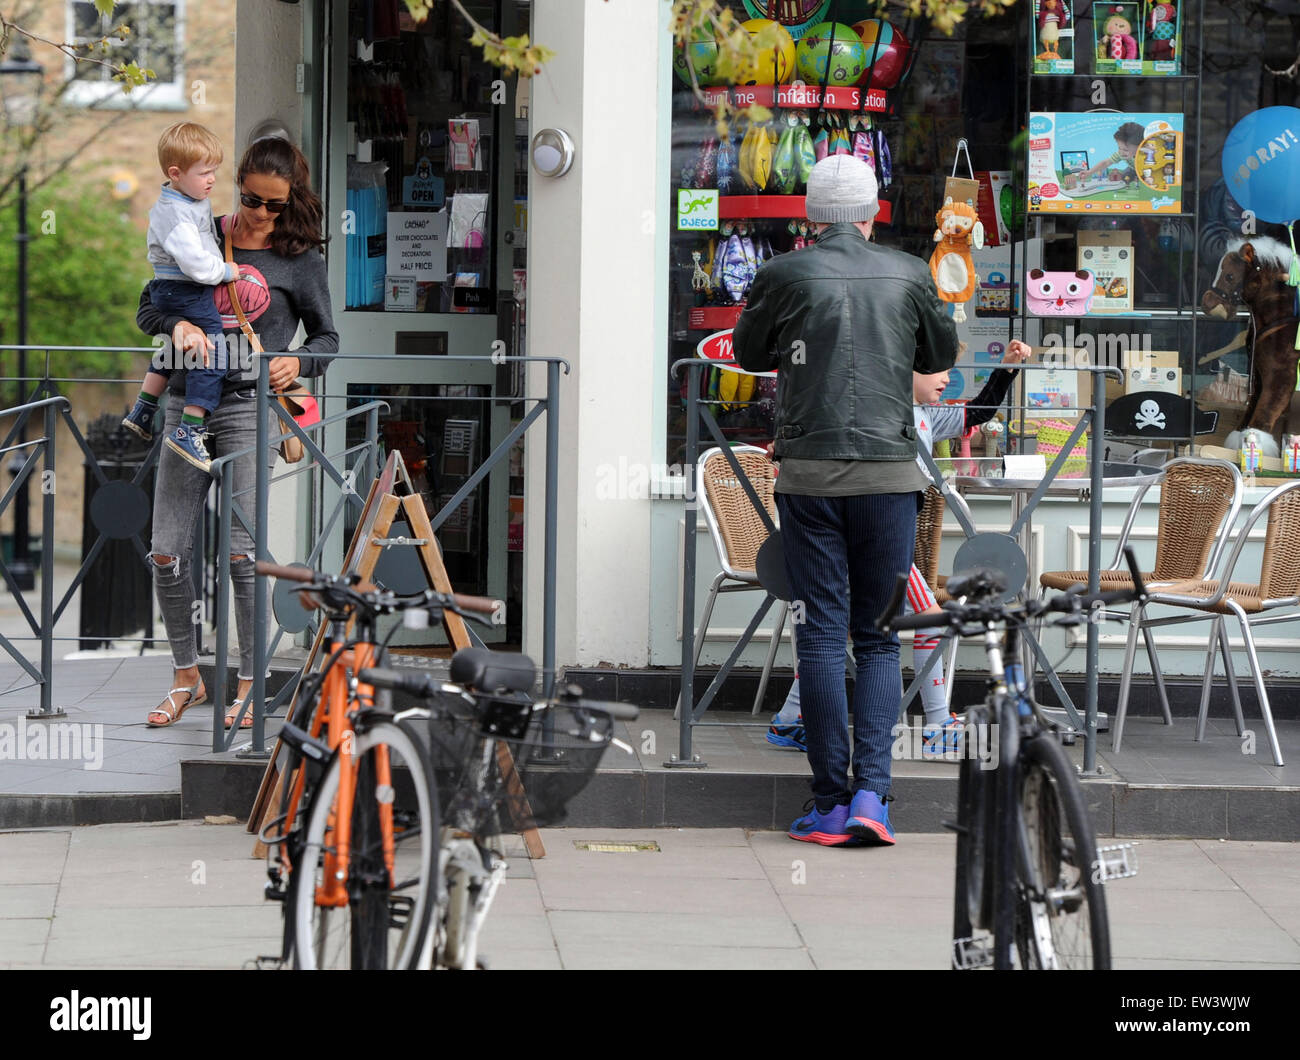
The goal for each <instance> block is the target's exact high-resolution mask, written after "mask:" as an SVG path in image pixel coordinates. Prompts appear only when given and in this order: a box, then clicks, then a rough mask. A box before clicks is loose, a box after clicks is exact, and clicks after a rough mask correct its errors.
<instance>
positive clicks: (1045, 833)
mask: <svg viewBox="0 0 1300 1060" xmlns="http://www.w3.org/2000/svg"><path fill="white" fill-rule="evenodd" d="M1020 814H1021V820H1022V827H1023V828H1024V840H1025V843H1024V846H1025V856H1026V857H1027V860H1028V866H1027V868H1028V872H1027V873H1023V871H1022V879H1021V880H1020V884H1019V889H1020V892H1021V893H1020V896H1019V898H1018V901H1017V925H1016V942H1017V949H1018V951H1019V954H1020V958H1021V965H1022V967H1031V968H1038V967H1056V968H1061V969H1078V968H1095V969H1108V968H1109V967H1110V928H1109V924H1108V921H1107V917H1106V896H1105V893H1104V891H1103V889H1102V885H1101V882H1100V880H1099V879H1097V846H1096V841H1095V839H1094V838H1093V831H1092V822H1091V821H1090V819H1089V817H1088V811H1087V808H1086V807H1085V806H1084V804H1083V792H1082V791H1081V790H1080V788H1079V781H1078V778H1077V777H1076V775H1075V771H1074V767H1073V766H1072V765H1071V764H1070V761H1069V759H1068V758H1067V757H1066V755H1065V752H1064V751H1062V750H1061V746H1060V744H1059V743H1057V741H1056V738H1055V737H1054V736H1052V735H1051V734H1049V733H1043V734H1041V735H1039V736H1036V737H1034V739H1032V740H1031V741H1029V743H1028V744H1027V745H1026V746H1025V748H1024V752H1023V773H1022V779H1021V784H1020ZM1023 875H1028V877H1029V879H1024V878H1023Z"/></svg>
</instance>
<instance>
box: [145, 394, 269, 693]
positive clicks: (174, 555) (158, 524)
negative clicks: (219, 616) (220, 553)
mask: <svg viewBox="0 0 1300 1060" xmlns="http://www.w3.org/2000/svg"><path fill="white" fill-rule="evenodd" d="M184 404H185V401H184V399H183V396H182V395H181V394H178V393H176V392H175V391H171V392H169V394H168V398H167V425H166V427H165V428H164V429H165V431H166V432H167V433H168V434H170V433H171V432H172V431H174V430H175V429H176V428H177V426H178V425H179V424H180V421H181V410H182V407H183V406H184ZM268 412H269V410H268ZM269 415H270V417H271V421H273V420H274V413H269ZM207 427H208V455H209V456H210V457H211V458H212V459H213V460H216V459H217V458H218V457H222V456H225V455H227V454H229V453H234V452H237V451H239V450H240V449H250V448H251V447H252V446H253V445H254V444H255V443H256V441H257V437H256V432H257V397H256V395H255V393H254V391H253V388H252V387H251V386H250V387H247V388H246V389H241V390H236V391H233V392H232V391H226V392H225V393H224V394H223V396H222V398H221V404H220V405H218V406H217V409H216V411H215V412H213V413H212V415H211V416H209V417H208V423H207ZM267 430H268V433H269V432H271V431H272V430H274V427H273V424H272V422H268V424H267ZM278 434H279V432H278V431H276V432H275V433H273V434H269V436H270V437H272V438H274V437H277V436H278ZM267 454H268V463H269V465H270V466H272V467H274V465H275V458H276V454H275V450H274V449H273V448H269V447H268V449H267ZM228 470H229V469H228ZM233 475H234V487H235V502H236V503H237V504H238V505H239V506H240V507H241V508H243V510H244V512H245V513H246V514H247V515H248V518H249V521H250V525H249V526H248V527H245V526H244V525H243V523H241V522H240V520H239V516H238V515H237V514H236V515H235V517H234V525H233V527H232V528H231V533H230V580H231V582H232V583H233V585H234V590H235V628H236V631H237V635H238V638H239V677H240V679H241V680H250V679H251V678H252V676H253V603H254V600H255V599H256V592H257V575H256V574H255V573H254V570H253V537H252V529H253V528H252V525H251V521H252V519H253V510H254V493H253V487H254V484H255V481H256V475H257V468H256V465H255V464H254V463H253V454H252V453H248V454H246V455H245V456H243V457H241V458H240V459H238V460H236V461H235V462H234V467H233ZM212 482H213V479H212V476H211V475H209V474H208V473H207V472H206V471H201V470H199V469H198V468H196V467H194V466H193V465H192V464H189V463H187V462H186V461H185V460H182V459H181V457H180V456H178V455H177V454H176V453H175V452H173V451H172V450H171V449H170V448H169V447H168V446H166V445H163V446H162V449H161V454H160V456H159V457H158V480H157V484H156V485H155V487H154V495H153V551H151V552H150V553H149V561H150V563H151V564H152V566H153V580H154V587H155V589H156V591H157V594H158V609H159V611H160V612H161V613H162V619H163V625H164V627H165V628H166V630H167V639H168V641H169V642H170V643H171V649H172V665H173V666H175V667H176V669H178V670H183V669H186V668H187V667H190V666H194V665H196V664H197V663H198V656H197V654H196V652H195V626H196V625H197V624H198V623H199V622H201V621H202V609H201V608H199V607H197V606H196V601H195V599H194V581H193V579H192V577H191V574H190V562H191V554H192V553H193V551H194V529H195V526H196V525H197V523H198V518H199V512H200V510H201V509H202V506H203V503H204V501H205V500H206V498H207V496H208V492H209V490H210V488H211V486H212ZM160 558H166V559H167V560H168V561H166V562H159V559H160ZM219 591H221V592H226V591H228V588H227V587H226V586H221V587H220V589H219Z"/></svg>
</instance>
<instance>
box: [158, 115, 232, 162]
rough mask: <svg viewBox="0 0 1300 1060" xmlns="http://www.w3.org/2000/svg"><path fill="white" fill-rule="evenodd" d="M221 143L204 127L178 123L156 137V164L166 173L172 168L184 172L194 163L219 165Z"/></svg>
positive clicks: (189, 122)
mask: <svg viewBox="0 0 1300 1060" xmlns="http://www.w3.org/2000/svg"><path fill="white" fill-rule="evenodd" d="M221 159H222V150H221V141H220V140H218V139H217V134H216V133H214V132H213V131H212V130H211V129H209V128H207V127H206V126H203V125H199V124H198V123H197V122H192V121H178V122H177V123H176V124H175V125H172V126H169V127H168V128H167V129H165V130H163V134H162V135H161V136H160V137H158V164H159V165H160V166H162V171H163V172H164V173H166V172H167V171H168V170H169V169H171V167H172V166H175V167H176V168H177V169H180V170H182V171H183V170H186V169H189V168H190V166H192V165H194V164H195V163H196V162H212V163H215V164H218V165H219V164H220V163H221Z"/></svg>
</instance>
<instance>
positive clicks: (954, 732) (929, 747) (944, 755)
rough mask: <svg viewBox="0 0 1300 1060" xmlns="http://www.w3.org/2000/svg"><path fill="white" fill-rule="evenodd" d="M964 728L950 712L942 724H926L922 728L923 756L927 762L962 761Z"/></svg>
mask: <svg viewBox="0 0 1300 1060" xmlns="http://www.w3.org/2000/svg"><path fill="white" fill-rule="evenodd" d="M964 730H965V726H964V725H962V723H961V721H960V720H958V718H957V716H956V715H955V714H950V715H949V716H948V720H947V721H945V722H944V723H943V724H942V725H927V726H925V728H923V729H922V730H921V758H922V759H923V760H925V761H927V762H957V761H960V760H961V753H962V747H961V744H962V736H963V733H964Z"/></svg>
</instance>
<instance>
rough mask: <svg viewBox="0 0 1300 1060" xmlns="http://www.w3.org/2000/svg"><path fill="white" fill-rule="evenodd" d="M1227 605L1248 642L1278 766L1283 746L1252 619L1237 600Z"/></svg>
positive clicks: (1248, 649)
mask: <svg viewBox="0 0 1300 1060" xmlns="http://www.w3.org/2000/svg"><path fill="white" fill-rule="evenodd" d="M1227 605H1228V606H1229V607H1230V608H1232V612H1233V614H1235V615H1236V616H1237V621H1238V623H1240V625H1241V636H1242V639H1243V640H1244V641H1245V642H1246V654H1247V656H1249V658H1250V672H1251V675H1252V676H1253V677H1254V678H1255V691H1256V692H1258V693H1259V709H1260V713H1261V714H1263V715H1264V728H1265V729H1267V730H1268V744H1269V747H1270V748H1272V750H1273V764H1274V765H1277V766H1281V765H1285V763H1284V762H1283V761H1282V748H1281V747H1280V746H1278V742H1277V730H1276V729H1275V728H1274V727H1273V711H1272V710H1271V709H1270V708H1269V705H1268V689H1266V688H1265V687H1264V675H1263V673H1262V672H1261V671H1260V668H1259V657H1258V656H1257V655H1256V654H1255V638H1254V637H1253V636H1251V632H1250V619H1249V618H1247V617H1246V612H1245V611H1243V610H1242V609H1241V607H1240V606H1239V605H1238V603H1237V601H1235V600H1232V599H1229V600H1227Z"/></svg>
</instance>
